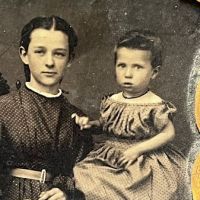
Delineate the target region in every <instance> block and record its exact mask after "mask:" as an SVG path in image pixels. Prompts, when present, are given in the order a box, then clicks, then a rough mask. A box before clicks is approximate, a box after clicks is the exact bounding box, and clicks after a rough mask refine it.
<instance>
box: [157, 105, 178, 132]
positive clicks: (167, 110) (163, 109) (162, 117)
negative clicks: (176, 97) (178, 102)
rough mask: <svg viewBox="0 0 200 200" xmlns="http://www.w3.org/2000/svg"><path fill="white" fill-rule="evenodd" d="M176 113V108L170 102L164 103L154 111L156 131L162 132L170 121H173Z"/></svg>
mask: <svg viewBox="0 0 200 200" xmlns="http://www.w3.org/2000/svg"><path fill="white" fill-rule="evenodd" d="M175 113H176V107H175V106H174V105H173V104H172V103H170V102H164V104H163V105H161V106H159V107H158V108H157V109H156V110H155V111H154V126H155V128H156V131H158V132H160V131H162V130H163V128H164V127H165V126H166V125H167V124H168V123H169V120H171V121H172V120H173V117H174V115H175Z"/></svg>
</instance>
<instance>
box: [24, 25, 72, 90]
mask: <svg viewBox="0 0 200 200" xmlns="http://www.w3.org/2000/svg"><path fill="white" fill-rule="evenodd" d="M30 38H31V39H30V43H29V47H28V51H27V52H25V50H24V49H23V51H22V53H21V58H22V61H23V62H24V63H25V64H27V65H29V68H30V72H31V80H30V83H31V84H32V86H34V87H35V88H37V89H39V90H41V91H43V90H44V91H46V90H49V91H51V90H52V89H56V90H57V88H58V87H59V83H60V81H61V79H62V77H63V74H64V69H65V66H66V65H67V63H68V61H69V44H68V36H67V35H66V34H64V33H63V32H61V31H55V30H53V29H51V30H46V29H42V28H38V29H35V30H34V31H33V32H32V33H31V37H30ZM22 48H23V47H22Z"/></svg>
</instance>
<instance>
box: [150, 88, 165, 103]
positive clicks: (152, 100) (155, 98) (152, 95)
mask: <svg viewBox="0 0 200 200" xmlns="http://www.w3.org/2000/svg"><path fill="white" fill-rule="evenodd" d="M146 100H147V101H148V102H149V103H161V102H163V101H164V100H163V99H162V98H161V97H160V96H158V95H157V94H155V93H154V92H152V91H149V92H148V94H147V96H146Z"/></svg>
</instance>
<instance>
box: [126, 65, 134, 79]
mask: <svg viewBox="0 0 200 200" xmlns="http://www.w3.org/2000/svg"><path fill="white" fill-rule="evenodd" d="M132 76H133V73H132V70H131V68H130V67H127V69H126V71H125V77H126V78H132Z"/></svg>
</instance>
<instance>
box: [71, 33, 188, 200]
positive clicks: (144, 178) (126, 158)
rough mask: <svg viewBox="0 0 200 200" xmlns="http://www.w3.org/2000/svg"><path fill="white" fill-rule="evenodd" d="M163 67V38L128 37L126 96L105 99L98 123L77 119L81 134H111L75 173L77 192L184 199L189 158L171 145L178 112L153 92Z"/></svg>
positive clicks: (133, 199)
mask: <svg viewBox="0 0 200 200" xmlns="http://www.w3.org/2000/svg"><path fill="white" fill-rule="evenodd" d="M160 66H161V41H160V39H159V38H158V37H156V36H155V35H154V34H153V33H150V32H149V31H131V32H129V33H127V34H126V35H125V36H124V37H122V38H121V39H120V40H119V42H118V44H117V45H116V48H115V68H116V80H117V83H118V84H119V86H120V87H121V89H122V91H121V92H119V93H117V94H113V95H109V96H106V97H104V98H103V100H102V103H101V108H100V114H101V117H100V119H99V120H98V121H95V122H91V121H89V119H88V118H87V117H79V116H78V115H76V114H75V115H73V117H75V121H76V123H77V124H79V125H80V127H81V129H83V128H90V127H91V126H92V125H93V124H96V125H99V126H102V127H103V131H104V132H105V134H106V137H105V138H106V139H105V138H104V139H102V142H100V143H98V144H96V148H95V149H94V150H93V151H92V152H91V153H90V154H89V155H88V156H87V158H86V159H84V160H83V161H81V162H80V163H78V164H77V165H76V166H75V168H74V176H75V182H76V187H77V188H78V189H79V190H81V191H82V192H83V193H84V194H85V197H86V199H91V200H95V199H98V200H100V199H120V200H122V199H130V200H150V199H151V200H169V199H173V200H175V199H183V198H181V197H180V196H179V194H178V189H180V185H181V184H182V183H181V180H183V169H184V167H183V166H184V158H183V156H182V154H181V153H179V152H178V151H176V150H174V149H173V148H172V147H170V146H169V145H168V143H169V142H171V141H172V140H173V139H174V136H175V131H174V126H173V123H172V117H173V114H174V113H175V111H176V108H175V107H174V106H173V105H172V104H171V103H170V102H168V101H165V100H163V99H162V98H160V97H159V96H157V95H156V94H155V93H153V92H152V91H150V90H149V84H150V82H151V80H153V79H155V78H156V76H157V75H158V72H159V69H160Z"/></svg>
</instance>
